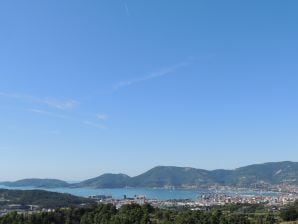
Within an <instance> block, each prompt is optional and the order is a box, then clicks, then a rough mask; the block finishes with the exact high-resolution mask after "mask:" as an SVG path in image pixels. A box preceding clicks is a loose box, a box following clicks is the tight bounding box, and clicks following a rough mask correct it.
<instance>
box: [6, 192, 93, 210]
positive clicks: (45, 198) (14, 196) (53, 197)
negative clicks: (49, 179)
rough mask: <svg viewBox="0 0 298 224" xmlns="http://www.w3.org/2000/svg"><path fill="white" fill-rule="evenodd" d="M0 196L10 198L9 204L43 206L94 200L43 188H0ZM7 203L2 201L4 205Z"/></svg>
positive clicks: (72, 204) (61, 205) (60, 205)
mask: <svg viewBox="0 0 298 224" xmlns="http://www.w3.org/2000/svg"><path fill="white" fill-rule="evenodd" d="M0 197H2V198H5V199H6V200H9V201H8V202H6V203H9V204H21V205H38V206H40V207H42V208H61V207H71V206H78V205H80V204H82V203H88V204H92V203H94V202H93V201H92V200H89V199H86V198H81V197H77V196H73V195H70V194H62V193H55V192H49V191H43V190H28V191H24V190H5V189H0ZM4 205H5V204H3V203H2V206H4Z"/></svg>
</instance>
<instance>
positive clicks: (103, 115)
mask: <svg viewBox="0 0 298 224" xmlns="http://www.w3.org/2000/svg"><path fill="white" fill-rule="evenodd" d="M96 117H97V119H98V120H100V121H106V120H108V118H109V116H108V115H107V114H97V116H96Z"/></svg>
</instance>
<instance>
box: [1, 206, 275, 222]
mask: <svg viewBox="0 0 298 224" xmlns="http://www.w3.org/2000/svg"><path fill="white" fill-rule="evenodd" d="M235 211H236V209H235ZM275 216H276V214H273V213H272V212H267V213H262V214H258V213H253V214H249V213H246V214H244V213H242V214H241V213H237V212H233V211H231V210H228V208H220V209H219V208H214V209H211V210H210V211H192V210H189V209H185V210H170V209H158V208H153V207H152V206H150V205H148V204H147V205H143V206H140V205H137V204H130V205H124V206H122V207H121V208H120V209H118V210H117V209H116V207H115V206H114V205H112V204H100V205H97V206H95V207H92V208H69V209H57V210H56V211H55V212H49V213H34V214H31V215H28V214H17V213H15V212H14V213H10V214H8V215H6V216H4V217H2V218H0V224H274V223H279V222H278V220H277V219H276V217H275Z"/></svg>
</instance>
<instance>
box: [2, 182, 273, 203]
mask: <svg viewBox="0 0 298 224" xmlns="http://www.w3.org/2000/svg"><path fill="white" fill-rule="evenodd" d="M0 188H4V189H18V190H32V189H36V188H31V187H14V188H10V187H6V186H1V185H0ZM39 189H42V190H47V191H53V192H59V193H69V194H72V195H76V196H84V197H86V196H90V195H110V196H112V197H113V198H117V199H121V198H123V196H124V195H126V196H127V197H134V195H144V196H146V198H150V199H157V200H169V199H192V200H196V199H197V198H198V197H199V196H201V195H202V194H206V193H209V191H206V190H168V189H151V188H114V189H111V188H104V189H92V188H51V189H46V188H39ZM226 193H227V194H231V195H233V194H239V195H247V196H252V195H271V196H272V195H275V194H277V193H273V192H262V193H258V192H253V191H246V192H226Z"/></svg>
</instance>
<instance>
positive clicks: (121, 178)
mask: <svg viewBox="0 0 298 224" xmlns="http://www.w3.org/2000/svg"><path fill="white" fill-rule="evenodd" d="M281 183H288V184H298V163H297V162H275V163H264V164H257V165H250V166H246V167H241V168H238V169H235V170H213V171H209V170H203V169H196V168H189V167H175V166H158V167H155V168H153V169H151V170H149V171H147V172H145V173H143V174H141V175H138V176H135V177H128V176H126V175H122V174H121V175H119V174H114V175H113V174H109V175H108V178H107V176H106V175H102V176H99V177H97V178H93V179H90V180H87V181H84V182H82V183H80V184H79V185H77V186H80V187H99V188H101V187H124V186H128V187H179V188H186V187H208V186H212V185H225V186H239V187H255V186H257V185H265V184H281Z"/></svg>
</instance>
